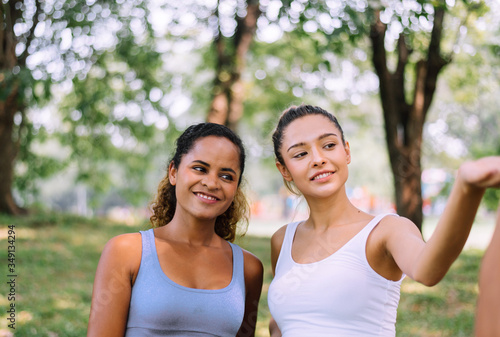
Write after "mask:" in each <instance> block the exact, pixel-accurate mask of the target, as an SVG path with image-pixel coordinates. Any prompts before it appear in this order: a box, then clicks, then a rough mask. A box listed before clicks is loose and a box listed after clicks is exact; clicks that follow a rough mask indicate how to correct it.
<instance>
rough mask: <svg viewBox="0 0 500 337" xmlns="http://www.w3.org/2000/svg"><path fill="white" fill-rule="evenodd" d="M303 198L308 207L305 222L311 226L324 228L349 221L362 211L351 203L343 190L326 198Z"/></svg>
mask: <svg viewBox="0 0 500 337" xmlns="http://www.w3.org/2000/svg"><path fill="white" fill-rule="evenodd" d="M305 198H306V200H307V204H308V205H309V209H310V215H309V219H308V220H307V222H308V223H309V224H310V225H311V226H312V227H313V228H317V229H320V228H323V229H326V228H328V227H330V226H337V225H343V224H346V223H351V222H352V220H353V219H354V217H355V216H356V215H357V214H360V213H362V212H361V211H360V210H359V209H358V208H357V207H356V206H354V205H353V204H352V203H351V201H350V200H349V198H348V197H347V194H346V193H345V190H342V191H340V192H339V193H336V194H335V195H332V196H329V197H326V198H313V197H305Z"/></svg>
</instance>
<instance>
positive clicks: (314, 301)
mask: <svg viewBox="0 0 500 337" xmlns="http://www.w3.org/2000/svg"><path fill="white" fill-rule="evenodd" d="M385 215H387V214H381V215H378V216H376V217H375V218H374V219H372V220H371V221H370V222H369V223H368V224H367V225H366V226H365V227H364V228H363V229H362V230H361V231H360V232H359V233H358V234H356V235H355V236H354V237H353V238H352V239H351V240H349V241H348V242H347V243H346V244H345V245H344V246H343V247H342V248H340V249H339V250H338V251H336V252H335V253H333V254H332V255H330V256H328V257H327V258H325V259H323V260H321V261H317V262H313V263H307V264H300V263H296V262H295V261H294V260H293V259H292V253H291V251H292V250H291V249H292V242H293V239H294V236H295V231H296V229H297V226H298V225H299V223H300V222H294V223H291V224H289V225H288V226H287V228H286V232H285V237H284V239H283V245H282V247H281V251H280V254H279V257H278V261H277V264H276V271H275V277H274V279H273V281H272V282H271V285H270V286H269V292H268V305H269V309H270V311H271V314H272V316H273V318H274V319H275V320H276V323H277V324H278V326H279V328H280V330H281V333H282V336H283V337H304V336H314V337H326V336H328V337H332V336H337V337H347V336H356V337H361V336H363V337H365V336H383V337H388V336H395V335H396V327H395V324H396V314H397V308H398V303H399V295H400V288H401V282H402V281H403V278H404V277H405V275H403V277H402V278H401V279H400V280H399V281H390V280H387V279H386V278H384V277H382V276H380V275H379V274H377V273H376V272H375V271H374V270H373V269H372V268H371V267H370V265H369V264H368V260H367V258H366V241H367V239H368V235H369V234H370V232H371V231H372V230H373V228H375V226H376V225H377V224H378V223H379V221H380V220H381V219H382V218H383V217H384V216H385Z"/></svg>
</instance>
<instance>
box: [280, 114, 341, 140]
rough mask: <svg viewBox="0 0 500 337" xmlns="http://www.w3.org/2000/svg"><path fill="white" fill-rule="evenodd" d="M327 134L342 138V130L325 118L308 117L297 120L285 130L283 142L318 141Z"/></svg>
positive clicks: (317, 116) (318, 116) (320, 116)
mask: <svg viewBox="0 0 500 337" xmlns="http://www.w3.org/2000/svg"><path fill="white" fill-rule="evenodd" d="M325 134H334V135H336V136H338V137H340V130H339V129H338V127H337V126H336V125H335V124H334V123H333V122H332V121H331V120H330V119H328V118H327V117H325V116H322V115H307V116H303V117H300V118H297V119H296V120H294V121H293V122H291V123H290V124H289V125H288V126H287V127H286V128H285V130H284V135H283V142H287V141H299V140H300V141H305V140H306V139H316V138H318V137H320V136H321V135H325ZM302 138H303V139H302Z"/></svg>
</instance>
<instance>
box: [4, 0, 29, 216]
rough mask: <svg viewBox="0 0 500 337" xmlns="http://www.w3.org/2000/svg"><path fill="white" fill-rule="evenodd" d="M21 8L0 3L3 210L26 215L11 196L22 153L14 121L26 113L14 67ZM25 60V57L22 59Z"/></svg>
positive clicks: (15, 64) (7, 212)
mask: <svg viewBox="0 0 500 337" xmlns="http://www.w3.org/2000/svg"><path fill="white" fill-rule="evenodd" d="M20 15H21V14H20V11H19V9H16V8H15V6H10V5H9V4H8V3H7V4H1V5H0V26H1V27H2V29H0V71H1V72H0V97H1V98H0V213H6V214H14V215H19V214H24V213H26V210H25V209H23V208H21V207H19V206H18V205H17V204H16V202H15V200H14V197H13V195H12V183H13V181H14V165H15V160H16V156H17V154H18V152H19V144H20V133H19V131H20V129H21V126H19V128H18V130H17V132H16V127H15V124H14V116H15V114H16V113H18V112H19V113H22V112H23V105H22V104H21V103H20V97H19V90H20V88H19V81H18V79H17V76H16V75H14V74H13V69H14V67H16V66H18V65H19V59H18V58H17V56H16V54H15V49H16V43H17V41H16V37H15V35H14V31H13V23H15V22H16V19H17V18H18V17H19V16H20ZM21 62H24V58H23V59H21Z"/></svg>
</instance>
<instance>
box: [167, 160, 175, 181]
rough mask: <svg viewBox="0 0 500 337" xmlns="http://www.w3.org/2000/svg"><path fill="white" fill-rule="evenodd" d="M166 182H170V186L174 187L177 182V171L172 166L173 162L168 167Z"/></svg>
mask: <svg viewBox="0 0 500 337" xmlns="http://www.w3.org/2000/svg"><path fill="white" fill-rule="evenodd" d="M168 180H169V181H170V185H172V186H175V184H176V182H177V169H176V168H175V166H174V161H173V160H172V161H171V162H170V164H169V165H168Z"/></svg>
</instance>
